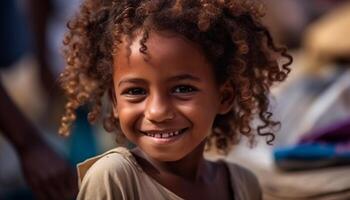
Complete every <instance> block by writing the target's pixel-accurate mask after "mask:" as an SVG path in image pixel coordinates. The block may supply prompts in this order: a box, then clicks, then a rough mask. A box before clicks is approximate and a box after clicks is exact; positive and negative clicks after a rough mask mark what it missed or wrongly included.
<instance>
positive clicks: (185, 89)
mask: <svg viewBox="0 0 350 200" xmlns="http://www.w3.org/2000/svg"><path fill="white" fill-rule="evenodd" d="M195 91H197V88H195V87H193V86H189V85H179V86H176V87H175V88H174V89H173V93H191V92H195Z"/></svg>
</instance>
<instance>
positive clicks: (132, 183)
mask: <svg viewBox="0 0 350 200" xmlns="http://www.w3.org/2000/svg"><path fill="white" fill-rule="evenodd" d="M262 12H263V9H262V7H261V5H260V4H258V3H257V2H256V1H242V0H237V1H229V0H226V1H224V0H202V1H198V0H144V1H141V0H120V1H112V0H86V1H84V2H83V4H82V6H81V9H80V12H79V13H78V14H77V16H76V17H75V18H74V19H73V20H72V21H71V22H70V23H69V24H68V27H69V29H70V30H69V32H68V34H67V36H66V39H65V41H64V43H65V45H66V48H65V56H66V59H67V67H66V69H65V71H64V72H63V73H62V76H61V79H62V84H63V88H64V89H65V90H66V93H67V96H68V103H67V105H66V113H65V115H64V116H63V117H62V123H61V128H60V133H61V134H63V135H68V134H69V129H70V125H71V124H72V122H73V121H74V119H75V110H76V109H77V108H78V107H79V106H81V105H84V104H88V105H90V106H91V112H90V113H89V115H88V118H89V120H90V121H92V122H94V121H96V120H98V118H99V116H100V115H101V113H102V112H101V110H102V96H104V95H105V94H108V97H109V102H105V103H107V104H108V103H109V104H110V111H109V112H110V114H108V115H107V116H106V117H104V125H105V128H106V130H107V131H110V132H112V131H113V132H116V134H117V135H118V137H120V136H121V135H123V136H125V138H126V139H127V141H129V142H131V143H133V144H135V145H136V148H134V149H131V150H128V149H126V148H124V147H118V148H116V149H113V150H111V151H109V152H106V153H105V154H103V155H100V156H97V157H95V158H91V159H89V160H87V161H85V162H84V163H82V164H80V165H79V166H78V171H79V175H80V180H79V181H80V182H79V183H80V191H79V195H78V199H94V200H95V199H145V200H154V199H203V200H204V199H235V200H255V199H256V200H258V199H262V194H261V191H260V186H259V183H258V181H257V179H256V178H255V176H254V175H253V174H252V173H251V172H249V171H248V170H246V169H244V168H242V167H240V166H238V165H237V164H233V163H228V162H227V161H224V160H219V161H216V162H212V161H208V160H205V159H204V157H203V153H204V150H205V148H206V147H207V148H208V149H209V148H211V147H215V149H216V150H217V151H218V152H219V153H223V154H225V153H227V152H228V151H229V150H230V148H231V147H232V145H233V144H234V143H236V142H237V141H239V138H240V136H241V135H245V136H247V137H248V138H250V140H251V141H253V140H254V136H255V135H260V136H265V137H267V142H268V143H271V142H272V141H273V140H274V134H273V132H270V131H269V130H271V129H270V128H273V127H274V126H276V125H278V122H275V121H273V120H272V119H271V116H272V114H271V113H270V112H269V111H268V105H269V101H268V93H269V89H270V87H271V85H272V84H273V83H275V82H280V81H283V80H284V79H285V78H286V76H287V74H288V73H289V68H288V67H287V66H288V65H289V64H290V63H291V60H292V58H291V57H290V56H289V55H288V54H286V50H285V49H283V48H277V47H276V46H275V45H274V43H273V40H272V38H271V36H270V34H269V32H268V30H267V29H266V28H265V27H264V26H263V25H262V24H261V22H260V18H261V17H262V16H263V13H262ZM281 56H282V57H285V58H287V59H288V63H286V64H284V65H282V66H280V65H279V64H278V63H277V59H278V58H279V57H281ZM107 106H108V105H107ZM253 118H256V119H259V121H260V124H258V125H257V126H256V127H254V126H252V125H251V122H252V120H253Z"/></svg>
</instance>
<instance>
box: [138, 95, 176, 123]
mask: <svg viewBox="0 0 350 200" xmlns="http://www.w3.org/2000/svg"><path fill="white" fill-rule="evenodd" d="M144 115H145V118H146V119H147V120H148V121H151V122H156V123H160V122H164V121H168V120H171V119H173V118H174V117H175V114H174V112H173V109H172V105H171V100H169V99H168V98H167V97H165V96H160V95H155V96H149V97H148V101H147V103H146V109H145V112H144Z"/></svg>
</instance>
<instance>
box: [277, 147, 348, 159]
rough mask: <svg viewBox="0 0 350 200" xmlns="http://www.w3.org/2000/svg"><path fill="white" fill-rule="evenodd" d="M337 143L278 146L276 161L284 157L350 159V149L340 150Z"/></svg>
mask: <svg viewBox="0 0 350 200" xmlns="http://www.w3.org/2000/svg"><path fill="white" fill-rule="evenodd" d="M336 148H337V145H335V144H322V143H313V144H299V145H295V146H292V147H283V148H276V149H275V150H274V158H275V160H276V161H280V160H284V159H292V160H309V161H312V160H319V159H332V158H335V157H338V158H344V159H349V160H350V151H344V152H339V151H337V150H336Z"/></svg>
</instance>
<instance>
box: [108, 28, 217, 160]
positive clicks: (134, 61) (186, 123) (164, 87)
mask: <svg viewBox="0 0 350 200" xmlns="http://www.w3.org/2000/svg"><path fill="white" fill-rule="evenodd" d="M140 38H141V36H140V35H137V37H136V38H135V39H134V41H133V42H132V44H131V45H130V47H128V46H127V45H126V42H123V43H122V44H121V45H120V47H119V49H118V54H117V55H116V56H115V59H114V74H113V79H114V87H115V94H116V99H117V105H116V108H115V112H117V113H118V116H119V120H120V125H121V129H122V131H123V133H124V134H125V136H126V137H127V138H128V139H129V140H130V141H131V142H133V143H134V144H136V145H137V146H139V147H140V149H141V150H142V151H144V152H145V153H146V154H147V155H148V156H150V157H152V158H153V159H157V160H159V161H176V160H179V159H181V158H183V157H184V156H186V155H187V154H189V153H190V152H192V151H193V150H194V149H195V148H196V147H197V146H198V145H199V144H200V143H201V142H202V141H203V140H204V139H205V138H206V137H207V136H208V134H209V133H210V131H211V127H212V125H213V121H214V119H215V116H216V115H217V114H218V110H219V107H220V100H219V99H220V97H219V89H218V86H217V84H216V82H215V79H214V74H213V70H212V66H211V64H210V63H209V62H208V61H207V60H206V59H205V57H204V54H203V53H202V52H201V51H200V49H199V47H198V46H196V45H195V44H194V43H192V42H190V41H188V40H186V39H184V38H182V37H180V36H177V35H174V34H172V36H170V35H169V34H167V35H165V34H163V33H162V34H161V33H155V32H151V33H150V36H149V38H148V40H147V43H146V46H147V54H148V57H146V56H145V55H144V54H143V53H141V52H140V51H139V49H140V47H141V46H140V44H139V40H140ZM129 50H130V51H129ZM146 58H147V59H146Z"/></svg>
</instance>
